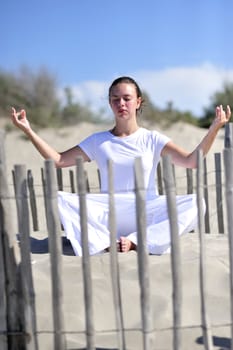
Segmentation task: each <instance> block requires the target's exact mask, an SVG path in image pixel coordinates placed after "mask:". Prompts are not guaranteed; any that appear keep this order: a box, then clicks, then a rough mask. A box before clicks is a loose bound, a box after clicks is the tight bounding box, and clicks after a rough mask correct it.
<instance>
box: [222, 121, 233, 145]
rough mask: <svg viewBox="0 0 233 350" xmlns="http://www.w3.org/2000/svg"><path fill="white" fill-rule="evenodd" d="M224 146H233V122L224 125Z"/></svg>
mask: <svg viewBox="0 0 233 350" xmlns="http://www.w3.org/2000/svg"><path fill="white" fill-rule="evenodd" d="M224 147H225V148H233V123H227V124H226V125H225V135H224Z"/></svg>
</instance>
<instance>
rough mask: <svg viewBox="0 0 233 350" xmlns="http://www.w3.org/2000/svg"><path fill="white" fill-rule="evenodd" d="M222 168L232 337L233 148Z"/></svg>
mask: <svg viewBox="0 0 233 350" xmlns="http://www.w3.org/2000/svg"><path fill="white" fill-rule="evenodd" d="M224 168H225V183H226V188H225V191H226V206H227V232H228V239H229V260H230V300H231V309H230V312H231V339H233V215H232V213H233V171H232V169H233V148H232V147H231V148H225V149H224ZM231 350H233V341H231Z"/></svg>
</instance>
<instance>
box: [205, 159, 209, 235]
mask: <svg viewBox="0 0 233 350" xmlns="http://www.w3.org/2000/svg"><path fill="white" fill-rule="evenodd" d="M204 198H205V205H206V213H205V233H210V210H209V194H208V174H207V162H206V158H204Z"/></svg>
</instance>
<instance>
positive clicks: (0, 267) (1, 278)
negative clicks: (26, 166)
mask: <svg viewBox="0 0 233 350" xmlns="http://www.w3.org/2000/svg"><path fill="white" fill-rule="evenodd" d="M5 177H6V169H5V155H4V134H3V133H2V132H1V131H0V230H1V231H0V330H1V334H0V349H2V350H7V348H8V345H7V299H6V298H7V295H6V290H5V287H6V279H7V276H6V273H5V263H6V262H5V259H4V251H5V245H4V234H5V232H4V231H5V225H4V221H3V220H4V214H5V213H4V208H3V206H2V197H3V194H4V193H3V188H2V186H5V183H6V179H5Z"/></svg>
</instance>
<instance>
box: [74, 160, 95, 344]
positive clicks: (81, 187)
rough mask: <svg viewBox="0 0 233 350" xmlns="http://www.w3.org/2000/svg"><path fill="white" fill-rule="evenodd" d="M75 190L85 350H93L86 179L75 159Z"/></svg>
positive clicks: (82, 169) (79, 161)
mask: <svg viewBox="0 0 233 350" xmlns="http://www.w3.org/2000/svg"><path fill="white" fill-rule="evenodd" d="M77 189H78V195H79V209H80V226H81V241H82V253H83V256H82V268H83V286H84V301H85V311H86V338H87V350H95V331H94V315H93V298H92V292H93V290H92V281H91V264H90V256H89V245H88V228H87V206H86V177H85V172H84V167H83V159H82V158H81V157H78V158H77Z"/></svg>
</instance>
